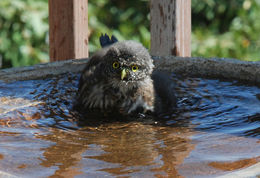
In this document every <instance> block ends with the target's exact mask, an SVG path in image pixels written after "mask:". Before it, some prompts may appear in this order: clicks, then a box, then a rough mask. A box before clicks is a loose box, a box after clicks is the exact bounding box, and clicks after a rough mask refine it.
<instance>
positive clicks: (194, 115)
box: [0, 74, 260, 177]
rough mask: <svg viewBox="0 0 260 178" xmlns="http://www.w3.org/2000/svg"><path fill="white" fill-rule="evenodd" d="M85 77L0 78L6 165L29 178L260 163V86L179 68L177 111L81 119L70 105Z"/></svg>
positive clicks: (201, 172)
mask: <svg viewBox="0 0 260 178" xmlns="http://www.w3.org/2000/svg"><path fill="white" fill-rule="evenodd" d="M78 78H79V75H75V74H66V75H62V76H57V77H54V78H50V79H44V80H31V81H20V82H13V83H9V84H6V83H0V101H1V104H0V168H1V169H2V170H5V171H6V172H8V173H12V174H14V175H17V176H26V177H35V176H37V177H47V176H53V177H56V176H67V177H74V176H76V177H77V176H78V177H86V176H88V177H90V176H93V177H103V176H108V177H113V176H133V177H141V176H145V177H161V176H169V177H181V176H185V177H191V176H209V175H214V176H218V175H223V174H225V173H227V172H230V171H235V170H238V169H241V168H246V167H248V166H251V165H254V164H256V163H257V162H259V159H260V145H259V144H260V140H259V138H260V134H259V128H260V120H259V118H260V117H259V113H260V107H258V106H259V104H260V101H259V93H260V89H259V88H258V87H256V86H248V85H245V84H239V83H237V82H228V81H219V80H209V79H200V78H188V77H181V76H176V75H174V76H173V82H175V83H176V89H175V90H176V93H177V96H178V99H179V102H178V109H177V110H176V111H175V112H174V113H173V114H171V115H165V116H163V117H160V118H154V117H148V118H147V117H146V118H134V119H133V118H128V119H126V118H123V119H122V118H119V119H118V118H117V119H115V118H107V119H103V120H96V119H90V118H86V119H85V120H83V122H82V119H81V118H82V116H81V115H80V114H79V113H77V112H76V111H73V110H71V108H72V102H71V101H73V99H74V96H75V93H76V90H77V81H78ZM258 174H259V173H258Z"/></svg>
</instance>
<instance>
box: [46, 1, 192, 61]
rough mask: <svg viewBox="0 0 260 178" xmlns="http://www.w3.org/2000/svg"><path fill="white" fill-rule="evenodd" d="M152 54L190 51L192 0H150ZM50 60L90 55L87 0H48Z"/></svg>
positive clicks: (179, 54) (186, 55)
mask: <svg viewBox="0 0 260 178" xmlns="http://www.w3.org/2000/svg"><path fill="white" fill-rule="evenodd" d="M150 9H151V22H150V30H151V54H152V55H157V56H165V55H174V56H183V57H188V56H190V55H191V0H163V1H158V0H151V1H150ZM49 24H50V60H51V61H57V60H67V59H79V58H86V57H88V0H49Z"/></svg>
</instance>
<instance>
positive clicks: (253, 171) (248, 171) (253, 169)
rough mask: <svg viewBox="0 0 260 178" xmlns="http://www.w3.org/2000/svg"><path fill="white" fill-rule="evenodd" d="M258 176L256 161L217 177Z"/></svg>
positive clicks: (242, 177) (258, 167) (259, 169)
mask: <svg viewBox="0 0 260 178" xmlns="http://www.w3.org/2000/svg"><path fill="white" fill-rule="evenodd" d="M257 176H260V163H257V164H255V165H253V166H250V167H247V168H244V169H241V170H238V171H233V172H231V173H227V174H225V175H223V176H219V177H217V178H227V177H228V178H251V177H257Z"/></svg>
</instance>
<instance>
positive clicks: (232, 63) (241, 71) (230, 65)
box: [0, 56, 260, 84]
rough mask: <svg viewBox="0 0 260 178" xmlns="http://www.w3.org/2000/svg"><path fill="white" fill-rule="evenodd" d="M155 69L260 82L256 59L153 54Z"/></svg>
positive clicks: (61, 65) (15, 75) (42, 68)
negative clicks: (247, 60) (253, 60)
mask: <svg viewBox="0 0 260 178" xmlns="http://www.w3.org/2000/svg"><path fill="white" fill-rule="evenodd" d="M153 58H154V63H155V66H156V68H157V69H159V70H166V71H170V72H175V73H177V74H183V75H187V76H198V77H207V78H225V79H235V80H241V81H246V82H251V83H255V84H259V83H260V62H246V61H239V60H236V59H225V58H202V57H175V56H162V57H156V56H154V57H153ZM87 61H88V59H74V60H66V61H58V62H51V63H45V64H38V65H34V66H29V67H20V68H10V69H2V70H0V80H2V81H5V82H9V81H14V80H32V79H39V78H46V77H49V76H54V75H59V74H64V73H67V72H72V73H78V72H81V71H82V70H83V68H84V66H85V64H86V62H87Z"/></svg>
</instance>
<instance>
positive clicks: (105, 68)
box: [76, 36, 176, 115]
mask: <svg viewBox="0 0 260 178" xmlns="http://www.w3.org/2000/svg"><path fill="white" fill-rule="evenodd" d="M100 42H101V45H102V47H104V48H102V49H101V50H99V51H98V52H96V53H95V54H94V55H93V56H92V57H91V58H90V60H89V61H88V63H87V64H86V66H85V69H84V70H83V72H82V74H81V78H80V81H79V87H78V93H77V98H76V107H77V108H78V109H80V110H81V111H83V112H89V111H91V112H92V111H93V112H101V113H120V114H122V115H132V114H137V113H147V112H150V113H155V112H156V113H157V112H161V111H162V110H164V109H165V108H169V107H170V108H172V107H174V106H175V105H176V98H175V95H174V93H173V91H172V90H171V88H169V82H170V81H169V80H168V79H166V78H165V76H164V75H162V74H160V73H158V72H154V71H153V69H154V64H153V60H152V58H151V56H150V54H149V53H148V51H147V49H146V48H145V47H144V46H143V45H141V44H140V43H137V42H135V41H122V42H118V41H117V39H116V38H114V37H112V39H111V40H110V39H109V37H108V36H101V38H100Z"/></svg>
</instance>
